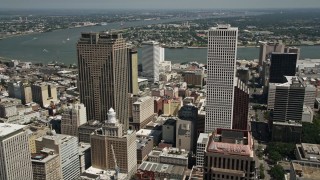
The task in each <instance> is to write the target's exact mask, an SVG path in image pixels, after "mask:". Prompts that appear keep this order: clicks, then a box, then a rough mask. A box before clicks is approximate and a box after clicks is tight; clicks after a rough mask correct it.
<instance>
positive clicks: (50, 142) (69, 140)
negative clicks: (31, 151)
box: [36, 131, 80, 180]
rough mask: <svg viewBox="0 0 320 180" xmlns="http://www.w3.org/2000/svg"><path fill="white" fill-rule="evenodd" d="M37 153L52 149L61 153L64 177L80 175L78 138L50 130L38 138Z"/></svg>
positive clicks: (66, 179) (60, 160)
mask: <svg viewBox="0 0 320 180" xmlns="http://www.w3.org/2000/svg"><path fill="white" fill-rule="evenodd" d="M36 147H37V153H41V152H43V151H45V150H46V149H51V150H53V152H54V153H55V154H58V155H59V164H60V169H61V174H62V179H64V180H73V179H77V178H79V177H80V162H79V149H78V138H77V137H74V136H69V135H63V134H56V133H55V131H52V132H50V133H49V134H48V135H46V136H44V137H40V138H38V139H37V140H36Z"/></svg>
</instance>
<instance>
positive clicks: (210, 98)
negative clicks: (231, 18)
mask: <svg viewBox="0 0 320 180" xmlns="http://www.w3.org/2000/svg"><path fill="white" fill-rule="evenodd" d="M237 38H238V28H234V27H231V26H230V25H218V27H213V28H211V29H209V32H208V63H207V64H208V67H207V69H208V70H207V74H208V77H207V100H206V117H205V118H206V120H205V132H212V131H213V130H214V129H216V128H227V129H231V128H232V122H233V106H234V81H235V75H236V54H237V42H238V39H237Z"/></svg>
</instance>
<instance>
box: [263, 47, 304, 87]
mask: <svg viewBox="0 0 320 180" xmlns="http://www.w3.org/2000/svg"><path fill="white" fill-rule="evenodd" d="M297 58H298V55H297V54H296V53H272V54H271V66H270V72H269V73H270V75H269V83H283V82H284V81H285V78H284V76H295V75H296V65H297Z"/></svg>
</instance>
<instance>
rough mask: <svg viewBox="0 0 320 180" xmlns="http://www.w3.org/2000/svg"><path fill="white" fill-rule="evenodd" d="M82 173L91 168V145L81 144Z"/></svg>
mask: <svg viewBox="0 0 320 180" xmlns="http://www.w3.org/2000/svg"><path fill="white" fill-rule="evenodd" d="M78 148H79V159H80V173H83V172H85V170H86V169H88V168H89V167H90V166H91V145H90V144H89V143H81V142H80V143H79V146H78Z"/></svg>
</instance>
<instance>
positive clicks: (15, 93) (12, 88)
mask: <svg viewBox="0 0 320 180" xmlns="http://www.w3.org/2000/svg"><path fill="white" fill-rule="evenodd" d="M7 84H8V93H9V97H11V98H16V99H21V90H22V89H21V85H22V83H21V82H8V83H7Z"/></svg>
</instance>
